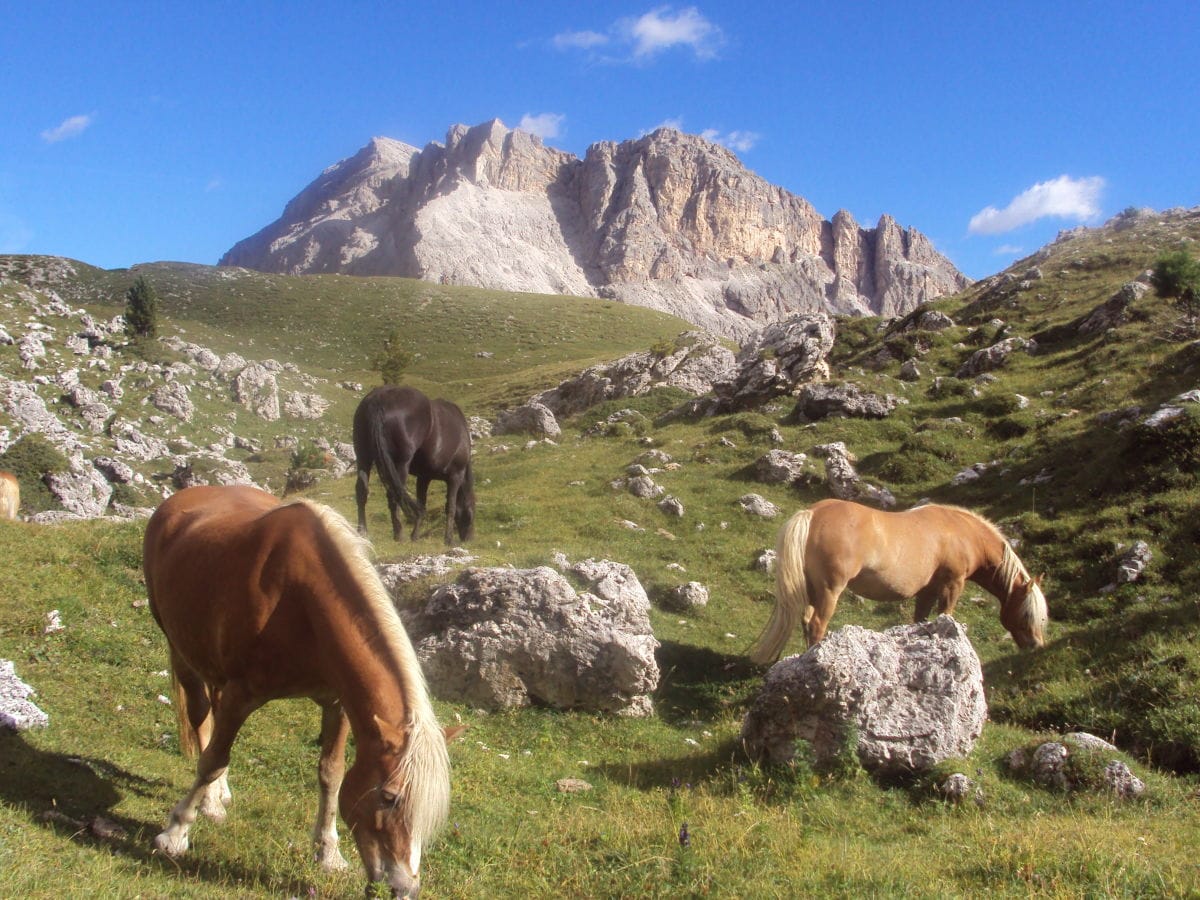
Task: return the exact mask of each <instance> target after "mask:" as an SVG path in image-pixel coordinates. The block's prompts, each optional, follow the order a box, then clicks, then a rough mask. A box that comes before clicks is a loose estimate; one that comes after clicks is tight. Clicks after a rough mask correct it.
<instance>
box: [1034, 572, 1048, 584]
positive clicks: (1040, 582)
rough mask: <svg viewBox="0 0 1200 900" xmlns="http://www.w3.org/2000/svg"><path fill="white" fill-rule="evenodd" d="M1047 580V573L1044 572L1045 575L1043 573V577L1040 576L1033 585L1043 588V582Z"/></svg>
mask: <svg viewBox="0 0 1200 900" xmlns="http://www.w3.org/2000/svg"><path fill="white" fill-rule="evenodd" d="M1045 580H1046V573H1045V572H1043V573H1042V574H1041V575H1039V576H1038V577H1037V578H1035V579H1033V583H1034V584H1036V585H1037V586H1038V587H1041V586H1042V582H1043V581H1045Z"/></svg>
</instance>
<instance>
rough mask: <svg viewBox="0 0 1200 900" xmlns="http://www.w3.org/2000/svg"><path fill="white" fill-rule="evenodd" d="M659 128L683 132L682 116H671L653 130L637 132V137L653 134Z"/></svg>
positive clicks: (646, 129)
mask: <svg viewBox="0 0 1200 900" xmlns="http://www.w3.org/2000/svg"><path fill="white" fill-rule="evenodd" d="M660 128H674V129H675V130H676V131H683V116H671V117H670V118H669V119H663V120H662V121H661V122H659V123H658V124H657V125H655V126H654V127H653V128H643V129H642V130H641V131H639V132H638V137H645V136H646V135H648V134H653V133H654V132H656V131H658V129H660Z"/></svg>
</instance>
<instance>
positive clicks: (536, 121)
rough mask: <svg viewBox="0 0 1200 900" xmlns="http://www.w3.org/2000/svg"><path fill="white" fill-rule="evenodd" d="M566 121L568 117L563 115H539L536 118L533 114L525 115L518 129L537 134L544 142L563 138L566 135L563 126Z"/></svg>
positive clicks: (518, 124)
mask: <svg viewBox="0 0 1200 900" xmlns="http://www.w3.org/2000/svg"><path fill="white" fill-rule="evenodd" d="M566 121H567V117H566V116H565V115H563V114H562V113H538V114H537V115H536V116H535V115H533V114H532V113H525V115H523V116H521V121H520V122H518V123H517V127H518V128H520V129H521V130H522V131H528V132H529V133H530V134H536V135H537V136H538V137H540V138H541V139H542V140H550V139H552V138H557V137H562V135H563V133H564V129H563V127H562V126H563V123H564V122H566Z"/></svg>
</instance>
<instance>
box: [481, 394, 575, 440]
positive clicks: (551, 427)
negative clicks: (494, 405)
mask: <svg viewBox="0 0 1200 900" xmlns="http://www.w3.org/2000/svg"><path fill="white" fill-rule="evenodd" d="M492 432H493V433H494V434H534V435H540V436H543V437H549V438H556V437H558V436H559V435H560V434H562V428H561V427H560V426H559V424H558V419H556V418H555V417H554V413H553V412H552V411H551V410H550V408H549V407H548V406H546V405H545V404H542V403H526V404H525V405H524V406H518V407H517V408H516V409H507V410H503V411H502V412H501V413H500V414H499V416H497V417H496V424H495V427H494V428H493V429H492Z"/></svg>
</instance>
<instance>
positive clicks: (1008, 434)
mask: <svg viewBox="0 0 1200 900" xmlns="http://www.w3.org/2000/svg"><path fill="white" fill-rule="evenodd" d="M1036 424H1037V423H1036V420H1035V419H1034V417H1033V414H1032V413H1027V412H1020V413H1017V414H1016V415H1011V416H1004V417H1003V418H1000V419H993V420H992V421H990V422H988V423H987V431H988V434H990V435H991V436H992V437H995V438H998V439H1000V440H1002V441H1008V440H1012V439H1013V438H1019V437H1023V436H1024V435H1026V434H1028V433H1029V432H1030V431H1032V430H1033V428H1034V426H1035V425H1036Z"/></svg>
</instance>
